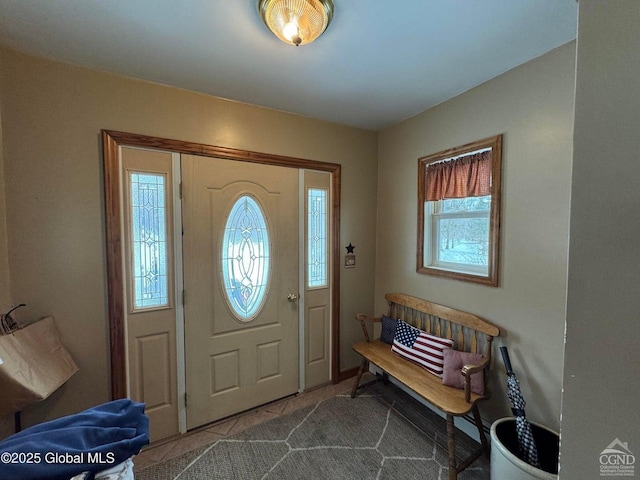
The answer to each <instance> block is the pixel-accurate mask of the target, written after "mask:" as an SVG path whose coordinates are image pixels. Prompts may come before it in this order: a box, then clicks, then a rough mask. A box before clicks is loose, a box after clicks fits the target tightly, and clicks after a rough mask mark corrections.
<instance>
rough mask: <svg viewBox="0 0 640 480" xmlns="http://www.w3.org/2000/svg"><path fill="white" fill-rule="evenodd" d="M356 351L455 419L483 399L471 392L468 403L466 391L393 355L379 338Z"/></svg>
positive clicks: (469, 410) (356, 346)
mask: <svg viewBox="0 0 640 480" xmlns="http://www.w3.org/2000/svg"><path fill="white" fill-rule="evenodd" d="M353 349H354V350H355V351H356V352H358V353H359V354H360V355H362V356H363V357H364V358H366V359H367V360H369V362H371V363H373V364H374V365H376V366H378V367H380V369H381V370H383V371H385V372H387V373H388V374H389V375H391V376H392V377H394V378H396V379H397V380H398V381H399V382H400V383H403V384H404V385H406V386H407V387H409V388H410V389H411V390H413V391H414V392H415V393H417V394H418V395H419V396H421V397H422V398H424V399H425V400H427V401H429V403H431V404H433V405H434V406H436V407H438V408H439V409H440V410H442V411H443V412H444V413H449V414H451V415H454V416H461V415H466V414H467V413H469V412H471V409H472V407H473V405H474V404H475V402H476V401H477V400H479V399H481V398H484V397H482V396H481V395H478V394H476V393H471V402H470V403H469V402H467V401H466V400H465V397H464V390H462V389H460V388H455V387H448V386H446V385H443V384H442V379H441V378H440V377H437V376H436V375H433V374H432V373H429V372H427V371H426V370H425V369H424V368H423V367H421V366H420V365H418V364H416V363H412V362H409V361H407V360H406V359H405V358H402V357H401V356H399V355H398V354H396V353H394V352H392V351H391V345H389V344H387V343H384V342H382V341H381V340H380V339H377V340H373V341H371V342H360V343H356V344H355V345H354V346H353Z"/></svg>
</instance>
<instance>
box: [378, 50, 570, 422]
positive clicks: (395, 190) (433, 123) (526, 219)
mask: <svg viewBox="0 0 640 480" xmlns="http://www.w3.org/2000/svg"><path fill="white" fill-rule="evenodd" d="M574 57H575V45H574V43H571V44H568V45H565V46H563V47H560V48H558V49H556V50H554V51H553V52H551V53H549V54H547V55H545V56H543V57H540V58H538V59H536V60H533V61H532V62H529V63H527V64H525V65H523V66H520V67H518V68H516V69H514V70H511V71H509V72H507V73H505V74H503V75H501V76H500V77H497V78H495V79H493V80H490V81H489V82H487V83H485V84H483V85H481V86H479V87H477V88H475V89H473V90H471V91H468V92H466V93H464V94H462V95H460V96H458V97H456V98H454V99H452V100H450V101H448V102H446V103H443V104H441V105H439V106H437V107H435V108H433V109H431V110H428V111H426V112H424V113H422V114H420V115H417V116H416V117H414V118H411V119H409V120H407V121H405V122H402V123H401V124H399V125H397V126H394V127H392V128H389V129H387V130H385V131H383V132H381V133H380V140H379V166H378V172H379V180H378V232H377V242H378V245H377V251H376V286H375V290H376V308H377V312H376V313H380V312H382V311H384V308H385V305H384V299H383V296H384V293H385V292H388V291H391V290H399V291H403V292H407V293H410V294H413V295H415V296H418V297H422V298H426V299H429V300H432V301H435V302H437V303H442V304H444V305H449V306H453V307H456V308H460V309H462V310H467V311H470V312H473V313H475V314H478V315H481V316H483V317H484V318H486V319H488V320H489V321H491V322H493V323H495V324H496V325H498V326H499V327H500V328H501V329H502V331H503V332H504V333H503V335H504V336H503V337H502V338H501V339H499V340H498V342H497V345H495V348H494V353H495V355H496V357H495V358H496V362H495V363H494V367H495V368H494V376H493V381H492V391H493V398H492V399H491V400H490V401H489V402H488V404H487V405H483V407H484V415H485V416H487V417H489V418H495V417H497V416H502V415H505V414H508V413H509V412H508V409H507V407H508V400H507V398H506V395H505V389H504V385H505V373H504V367H503V364H502V360H501V358H500V356H499V351H498V346H500V345H502V344H504V345H507V346H508V347H509V350H510V354H511V358H512V361H513V364H514V368H515V371H516V373H517V374H518V375H519V378H520V380H521V384H522V388H523V391H524V394H525V396H526V399H527V401H528V404H527V413H528V414H529V416H530V418H531V419H533V420H536V421H539V422H542V423H544V424H546V425H550V426H551V427H553V428H556V429H557V428H558V426H559V420H560V395H561V387H562V364H563V333H564V323H565V322H564V320H565V301H566V294H565V291H566V278H567V274H566V265H567V249H568V229H569V198H570V181H571V158H572V141H571V138H572V131H573V95H574V69H575V58H574ZM499 133H503V134H504V145H503V146H504V148H503V161H502V162H503V176H502V181H503V191H502V193H503V204H502V240H501V241H502V248H501V253H500V254H501V258H500V263H501V265H500V286H499V288H492V287H486V286H480V285H475V284H470V283H466V282H460V281H456V280H450V279H443V278H438V277H432V276H428V275H421V274H417V273H416V260H415V258H416V228H417V219H416V218H417V213H416V208H417V207H416V204H417V202H416V199H417V179H416V174H417V170H418V163H417V159H418V158H419V157H421V156H424V155H427V154H430V153H435V152H438V151H441V150H444V149H447V148H450V147H455V146H458V145H463V144H466V143H469V142H471V141H474V140H479V139H482V138H486V137H489V136H492V135H496V134H499Z"/></svg>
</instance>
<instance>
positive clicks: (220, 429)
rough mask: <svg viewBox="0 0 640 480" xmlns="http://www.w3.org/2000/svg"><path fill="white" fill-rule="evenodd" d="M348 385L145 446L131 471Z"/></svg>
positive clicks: (342, 390) (347, 389)
mask: <svg viewBox="0 0 640 480" xmlns="http://www.w3.org/2000/svg"><path fill="white" fill-rule="evenodd" d="M363 383H364V382H363ZM352 385H353V379H352V378H350V379H347V380H345V381H343V382H341V383H339V384H337V385H328V386H326V387H321V388H318V389H315V390H311V391H309V392H304V393H301V394H298V395H295V396H292V397H287V398H284V399H282V400H278V401H276V402H273V403H270V404H268V405H264V406H262V407H259V408H256V409H254V410H251V411H249V412H245V413H242V414H239V415H237V416H234V417H231V418H229V419H224V420H222V421H220V422H216V423H213V424H211V425H207V426H204V427H201V428H199V429H196V430H195V431H192V432H189V433H187V434H185V435H182V436H180V437H179V438H176V439H171V440H169V441H163V442H159V443H157V444H153V445H149V446H147V447H145V448H144V449H143V450H142V452H140V454H139V455H137V456H136V457H135V458H134V465H135V471H140V470H142V469H144V468H147V467H149V466H151V465H154V464H156V463H160V462H163V461H165V460H168V459H171V458H175V457H178V456H180V455H182V454H183V453H186V452H189V451H192V450H195V449H197V448H199V447H202V446H204V445H208V444H211V443H213V442H215V441H216V440H219V439H220V438H225V437H229V436H232V435H236V434H238V433H240V432H243V431H244V430H246V429H248V428H250V427H253V426H255V425H258V424H261V423H263V422H266V421H268V420H271V419H273V418H276V417H278V416H280V415H286V414H288V413H291V412H294V411H296V410H300V409H301V408H304V407H308V406H310V405H314V404H316V403H318V402H320V401H322V400H326V399H329V398H332V397H335V396H336V395H344V394H347V393H348V392H350V391H351V386H352Z"/></svg>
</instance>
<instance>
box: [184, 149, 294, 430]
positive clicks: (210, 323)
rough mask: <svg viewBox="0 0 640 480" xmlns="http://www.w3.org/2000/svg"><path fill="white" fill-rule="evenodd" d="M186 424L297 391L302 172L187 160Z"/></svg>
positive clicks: (192, 157) (191, 425)
mask: <svg viewBox="0 0 640 480" xmlns="http://www.w3.org/2000/svg"><path fill="white" fill-rule="evenodd" d="M182 197H183V229H184V234H183V262H184V263H183V265H184V289H185V292H184V312H185V345H186V352H185V363H186V392H187V428H188V429H191V428H195V427H197V426H200V425H203V424H205V423H209V422H212V421H214V420H217V419H219V418H222V417H226V416H228V415H231V414H234V413H237V412H240V411H243V410H246V409H249V408H252V407H255V406H257V405H261V404H264V403H267V402H270V401H272V400H275V399H278V398H281V397H284V396H287V395H290V394H293V393H295V392H296V391H297V390H298V371H299V362H298V304H297V297H298V244H299V237H298V216H299V210H298V170H297V169H295V168H286V167H277V166H271V165H263V164H256V163H248V162H237V161H232V160H224V159H218V158H210V157H201V156H196V155H183V156H182Z"/></svg>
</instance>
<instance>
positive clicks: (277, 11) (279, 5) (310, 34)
mask: <svg viewBox="0 0 640 480" xmlns="http://www.w3.org/2000/svg"><path fill="white" fill-rule="evenodd" d="M258 10H259V11H260V16H261V17H262V21H263V22H264V24H265V25H266V26H267V28H268V29H269V30H271V31H272V32H273V34H274V35H275V36H276V37H278V38H279V39H280V40H282V41H283V42H284V43H289V44H291V45H295V46H296V47H297V46H298V45H305V44H307V43H311V42H313V41H314V40H315V39H316V38H318V37H319V36H320V35H322V33H323V32H324V31H325V30H326V29H327V27H328V26H329V24H330V23H331V19H332V18H333V0H259V1H258Z"/></svg>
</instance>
